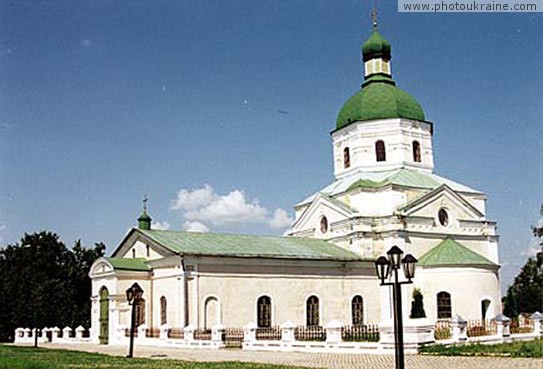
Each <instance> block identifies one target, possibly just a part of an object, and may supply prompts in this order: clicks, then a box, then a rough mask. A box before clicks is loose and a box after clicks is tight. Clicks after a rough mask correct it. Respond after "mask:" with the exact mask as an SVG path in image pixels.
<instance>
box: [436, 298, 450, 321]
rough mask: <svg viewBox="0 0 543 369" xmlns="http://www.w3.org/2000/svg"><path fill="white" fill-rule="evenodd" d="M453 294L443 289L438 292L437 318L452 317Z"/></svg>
mask: <svg viewBox="0 0 543 369" xmlns="http://www.w3.org/2000/svg"><path fill="white" fill-rule="evenodd" d="M451 317H452V313H451V295H450V294H449V293H448V292H444V291H441V292H439V293H438V294H437V318H438V319H447V318H451Z"/></svg>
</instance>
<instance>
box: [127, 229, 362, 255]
mask: <svg viewBox="0 0 543 369" xmlns="http://www.w3.org/2000/svg"><path fill="white" fill-rule="evenodd" d="M137 231H138V232H141V233H143V234H144V235H145V236H147V237H149V238H150V239H151V240H153V241H155V242H157V243H158V244H160V245H161V246H163V247H165V248H167V249H169V250H170V251H172V252H176V253H181V254H191V255H208V256H232V257H258V258H278V259H315V260H363V259H362V258H361V257H360V256H359V255H357V254H355V253H353V252H351V251H348V250H345V249H342V248H340V247H338V246H336V245H334V244H332V243H329V242H326V241H322V240H318V239H313V238H300V237H274V236H253V235H233V234H218V233H196V232H180V231H161V230H140V229H138V230H137Z"/></svg>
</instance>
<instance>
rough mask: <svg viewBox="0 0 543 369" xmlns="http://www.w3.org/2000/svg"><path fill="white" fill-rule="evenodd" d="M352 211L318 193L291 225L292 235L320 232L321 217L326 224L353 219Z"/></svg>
mask: <svg viewBox="0 0 543 369" xmlns="http://www.w3.org/2000/svg"><path fill="white" fill-rule="evenodd" d="M354 213H355V212H354V211H353V210H352V209H351V208H350V207H349V206H348V205H347V204H345V203H343V202H341V201H339V200H337V199H334V198H331V197H330V196H327V195H324V194H322V193H318V194H317V195H316V196H315V198H314V199H313V201H312V202H311V204H310V205H309V206H308V207H307V208H306V209H305V211H304V212H303V213H302V214H301V215H300V216H299V217H298V219H297V220H296V221H295V222H294V224H293V225H292V229H291V231H292V232H293V233H296V232H302V231H307V230H311V229H317V230H320V229H319V228H320V222H321V219H322V217H323V216H324V217H326V219H327V221H328V224H332V223H335V222H338V221H341V220H344V219H349V218H351V217H353V215H354Z"/></svg>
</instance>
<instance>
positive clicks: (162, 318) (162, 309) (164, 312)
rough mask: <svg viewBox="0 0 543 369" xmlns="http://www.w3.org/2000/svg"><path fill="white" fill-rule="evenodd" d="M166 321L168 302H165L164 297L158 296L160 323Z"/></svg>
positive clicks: (162, 323)
mask: <svg viewBox="0 0 543 369" xmlns="http://www.w3.org/2000/svg"><path fill="white" fill-rule="evenodd" d="M166 323H168V303H167V302H166V297H165V296H162V297H161V298H160V325H164V324H166Z"/></svg>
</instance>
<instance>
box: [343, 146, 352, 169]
mask: <svg viewBox="0 0 543 369" xmlns="http://www.w3.org/2000/svg"><path fill="white" fill-rule="evenodd" d="M350 166H351V155H350V153H349V148H348V147H346V148H344V149H343V168H345V169H347V168H349V167H350Z"/></svg>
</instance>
